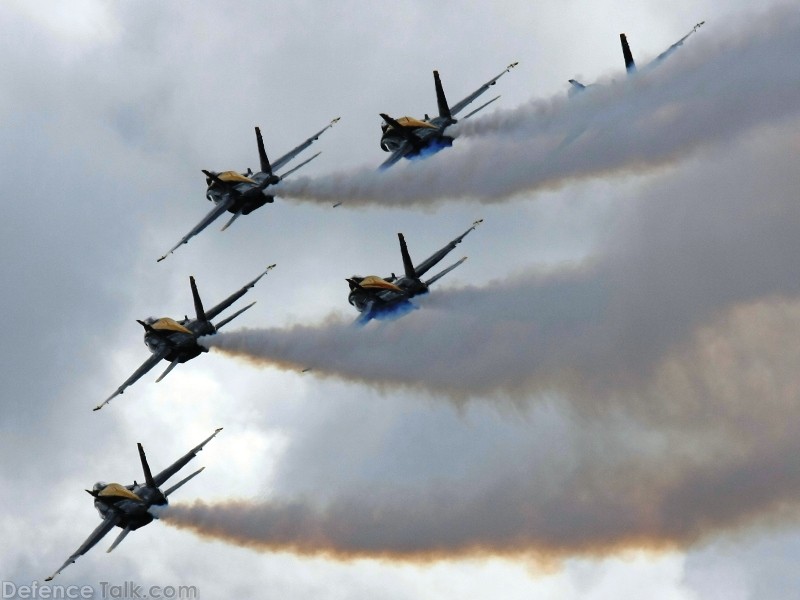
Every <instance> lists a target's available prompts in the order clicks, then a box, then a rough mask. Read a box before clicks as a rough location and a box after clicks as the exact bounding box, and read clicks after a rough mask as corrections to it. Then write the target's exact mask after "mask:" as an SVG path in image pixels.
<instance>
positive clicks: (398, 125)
mask: <svg viewBox="0 0 800 600" xmlns="http://www.w3.org/2000/svg"><path fill="white" fill-rule="evenodd" d="M702 25H703V22H700V23H698V24H697V25H695V27H694V28H693V29H692V30H691V31H690V32H689V33H687V34H686V35H685V36H683V37H682V38H681V39H679V40H678V41H677V42H675V43H674V44H672V46H670V47H669V48H667V50H665V51H664V52H662V53H661V54H659V55H658V56H657V57H656V58H655V59H654V60H653V61H652V62H651V63H649V64H648V65H646V66H645V67H644V68H643V69H642V70H644V69H649V68H652V67H653V66H654V65H656V64H658V63H659V62H661V61H663V60H664V59H665V58H666V57H667V56H669V55H671V54H672V53H673V52H674V51H675V50H676V49H677V48H679V47H680V46H681V45H682V44H683V43H684V42H685V41H686V39H687V38H688V37H689V36H690V35H692V34H693V33H694V32H695V31H697V29H698V28H699V27H700V26H702ZM620 41H621V43H622V52H623V57H624V60H625V68H626V70H627V71H628V73H634V72H635V71H636V63H635V62H634V59H633V54H632V52H631V49H630V46H629V45H628V41H627V38H626V36H625V34H620ZM516 65H517V63H516V62H514V63H512V64H510V65H508V66H507V67H506V68H505V69H504V70H503V71H502V72H501V73H500V74H499V75H497V76H495V77H493V78H492V79H490V80H489V81H487V82H486V83H484V84H483V85H482V86H480V87H479V88H478V89H477V90H475V91H474V92H472V93H471V94H469V95H468V96H466V97H465V98H464V99H463V100H461V101H460V102H458V103H456V104H454V105H453V106H450V105H449V104H448V102H447V99H446V97H445V94H444V88H443V87H442V82H441V79H440V77H439V73H438V71H434V72H433V80H434V87H435V90H436V101H437V105H438V115H437V116H435V117H433V118H430V117H429V116H428V115H425V116H424V117H423V118H422V119H415V118H413V117H400V118H397V119H395V118H392V117H390V116H388V115H387V114H384V113H381V117H382V119H383V121H384V122H383V125H382V127H381V130H382V135H381V140H380V146H381V149H382V150H384V151H385V152H388V153H390V155H389V158H387V159H386V160H385V161H384V162H383V163H382V164H381V165H380V167H379V169H380V170H384V169H387V168H389V167H391V166H392V165H394V164H396V163H397V162H398V161H400V159H402V158H408V159H415V158H426V157H428V156H430V155H432V154H435V153H436V152H438V151H439V150H441V149H442V148H446V147H449V146H451V145H452V144H453V138H452V137H451V136H449V135H448V134H447V128H448V127H449V126H450V125H453V124H454V123H456V122H457V121H456V118H455V117H456V115H458V114H460V113H461V112H462V111H463V110H464V109H465V108H466V107H467V106H468V105H469V104H471V103H472V102H473V101H475V100H476V99H477V98H478V97H480V96H481V95H482V94H484V93H485V92H486V91H487V90H488V89H489V88H490V87H491V86H493V85H495V84H496V82H497V80H498V79H500V77H502V76H503V75H504V74H506V73H508V72H509V71H510V70H511V69H512V68H514V67H515V66H516ZM569 83H570V84H571V85H572V88H571V90H570V93H575V92H580V91H582V90H585V89H586V88H587V87H590V86H587V85H584V84H582V83H580V82H578V81H576V80H574V79H570V80H569ZM498 98H499V96H496V97H494V98H492V99H491V100H489V101H488V102H485V103H484V104H482V105H481V106H479V107H478V108H476V109H475V110H473V111H472V112H470V113H468V114H467V115H465V116H464V117H462V118H464V119H466V118H469V117H470V116H472V115H474V114H475V113H477V112H478V111H480V110H483V109H484V108H486V107H487V106H489V105H490V104H492V103H493V102H495V101H496V100H497V99H498ZM338 121H339V119H338V118H336V119H333V120H332V121H331V122H330V123H329V124H328V125H326V126H325V127H323V128H322V129H320V130H319V131H317V132H316V133H314V134H313V135H312V136H311V137H309V138H308V139H306V140H305V141H304V142H302V143H301V144H300V145H298V146H297V147H295V148H294V149H292V150H291V151H289V152H288V153H286V154H285V155H283V156H281V157H280V158H279V159H277V160H276V161H274V162H270V160H269V159H268V157H267V153H266V150H265V148H264V141H263V138H262V135H261V130H260V129H259V128H258V127H256V128H255V134H256V144H257V147H258V155H259V160H260V166H259V171H257V172H253V171H251V170H250V169H247V170H246V171H245V172H238V171H221V172H215V171H206V170H204V171H203V173H204V174H205V176H206V184H207V186H208V188H207V191H206V198H207V199H208V200H209V201H211V202H212V203H213V205H214V206H213V208H212V209H211V211H210V212H209V213H208V214H207V215H206V216H205V217H204V218H203V219H202V220H201V221H200V222H199V223H198V224H197V225H195V227H194V228H192V229H191V230H190V231H189V232H188V233H187V234H186V235H184V236H183V237H182V238H181V239H180V241H179V242H178V243H177V244H175V246H173V247H172V248H170V250H169V251H168V252H167V253H165V254H164V255H163V256H161V257H160V258H159V259H158V261H159V262H160V261H162V260H164V259H165V258H166V257H167V256H169V255H170V254H172V253H173V252H175V250H177V249H178V248H179V247H180V246H182V245H183V244H186V243H187V242H188V241H189V240H190V239H191V238H192V237H194V236H196V235H197V234H198V233H200V232H201V231H203V230H204V229H205V228H207V227H208V226H209V225H210V224H211V223H212V222H214V221H215V220H216V219H218V218H219V217H221V216H222V215H223V214H224V213H226V212H229V213H231V217H230V219H229V220H228V221H227V223H226V224H225V225H224V226H223V227H222V229H223V230H225V229H227V228H228V227H229V226H230V225H231V223H233V222H234V221H235V220H236V219H237V218H239V217H240V216H241V215H247V214H250V213H251V212H253V211H254V210H256V209H258V208H260V207H261V206H264V205H265V204H268V203H271V202H273V201H274V199H275V193H274V191H272V190H270V189H269V188H270V186H274V185H275V184H277V183H279V182H280V181H281V180H283V179H285V178H286V177H287V176H289V175H290V174H292V173H294V172H295V171H297V170H298V169H299V168H301V167H303V166H304V165H306V164H308V163H309V162H311V161H312V160H314V159H315V158H316V157H317V156H319V153H317V154H314V155H312V156H311V157H309V158H307V159H306V160H304V161H303V162H301V163H300V164H298V165H297V166H295V167H293V168H291V169H289V170H287V171H285V172H284V173H283V174H281V175H278V174H277V173H276V172H277V171H278V170H280V169H282V168H283V167H285V166H286V165H288V163H289V162H290V161H292V160H293V159H295V158H296V157H297V156H298V155H299V154H300V153H301V152H303V151H304V150H306V149H307V148H308V147H309V146H311V145H312V144H313V143H314V142H315V141H316V140H317V139H318V138H319V136H320V135H322V134H323V133H324V132H325V131H327V130H328V129H330V128H331V127H333V125H335V124H336V123H337V122H338ZM337 205H338V204H337ZM335 206H336V205H335ZM481 222H482V219H481V220H477V221H475V222H473V223H472V226H471V227H470V228H469V229H467V230H466V231H465V232H464V233H462V234H461V235H459V236H458V237H456V238H455V239H453V240H452V241H450V242H449V243H448V244H447V245H445V246H444V247H443V248H441V249H440V250H438V251H437V252H435V253H434V254H433V255H431V256H430V257H428V258H427V259H425V260H424V261H422V262H420V263H418V264H417V265H414V263H413V262H412V260H411V256H410V254H409V252H408V247H407V246H406V241H405V237H404V236H403V234H402V233H399V234H398V238H399V241H400V254H401V257H402V261H403V274H402V275H400V276H397V275H395V274H394V273H392V274H391V275H390V276H388V277H378V276H375V275H370V276H366V277H361V276H357V275H353V276H352V277H350V278H348V279H347V282H348V284H349V287H350V293H349V295H348V301H349V303H350V304H351V305H352V306H354V307H355V308H356V310H357V311H358V312H359V313H360V314H359V316H358V318H357V319H356V320H355V322H354V324H355V325H365V324H366V323H367V322H369V321H370V320H372V319H383V318H391V317H396V316H399V315H402V314H405V313H406V312H408V311H409V310H410V309H411V308H413V305H412V303H411V302H410V301H411V299H412V298H415V297H416V296H419V295H422V294H426V293H428V291H429V289H430V286H431V285H432V284H433V283H434V282H436V281H438V280H439V279H441V278H442V277H443V276H445V275H447V274H448V273H450V272H451V271H452V270H453V269H455V268H456V267H458V266H459V265H461V264H463V262H464V261H465V260H466V257H464V258H461V259H460V260H458V261H456V262H455V263H453V264H452V265H450V266H448V267H447V268H445V269H444V270H442V271H440V272H439V273H437V274H436V275H433V276H432V277H430V278H429V279H427V280H423V279H422V277H423V276H424V275H425V274H426V273H427V272H428V271H430V270H431V269H432V268H433V267H435V266H436V265H437V264H438V263H440V262H441V261H442V260H444V258H445V257H446V256H447V255H448V254H449V253H450V252H452V251H453V250H454V249H455V247H456V246H457V245H458V244H460V243H461V241H462V240H463V239H464V238H465V237H466V236H467V235H468V234H469V233H470V232H471V231H472V230H474V229H475V228H476V227H477V226H478V225H479V224H480V223H481ZM274 266H275V265H270V266H269V267H267V269H266V270H265V271H263V272H262V273H261V274H259V275H258V276H257V277H256V278H255V279H253V280H252V281H250V282H249V283H247V284H245V285H244V286H243V287H241V288H240V289H239V290H237V291H236V292H234V293H233V294H231V295H230V296H228V297H227V298H225V299H224V300H222V301H221V302H220V303H219V304H217V305H216V306H214V307H213V308H211V309H209V310H205V309H204V307H203V303H202V301H201V299H200V294H199V293H198V290H197V285H196V284H195V280H194V277H190V278H189V283H190V287H191V290H192V298H193V300H194V309H195V317H194V318H191V319H190V318H189V317H188V316H186V317H185V318H183V319H180V320H176V319H172V318H169V317H162V318H154V317H151V318H148V319H145V320H139V321H138V323H139V324H140V325H141V326H142V327H143V328H144V330H145V333H144V342H145V344H146V345H147V347H148V349H149V350H150V353H151V356H150V357H149V358H148V359H147V360H146V361H145V362H144V363H143V364H142V365H141V366H140V367H139V368H138V369H137V370H136V371H134V373H133V375H131V376H130V377H129V378H128V379H126V380H125V382H124V383H123V384H122V385H120V386H119V387H118V388H117V389H116V391H115V392H114V393H113V394H111V395H110V396H109V397H108V398H106V399H105V400H104V401H103V402H102V403H100V404H99V405H98V406H96V407H95V408H94V410H99V409H101V408H102V407H103V406H105V405H106V404H108V403H109V402H110V401H111V400H113V399H114V398H115V397H117V396H119V395H120V394H122V393H123V392H124V391H125V389H126V388H127V387H128V386H130V385H132V384H133V383H134V382H136V381H137V380H138V379H140V378H141V377H142V376H143V375H145V374H146V373H147V372H149V371H150V370H151V369H153V368H154V367H155V366H156V365H157V364H158V363H159V362H160V361H162V360H164V361H166V362H167V363H168V366H167V368H166V369H165V370H164V372H163V373H162V374H161V375H160V376H159V377H158V379H157V380H156V381H160V380H161V379H163V378H164V377H165V376H166V375H167V374H168V373H169V372H170V371H171V370H172V369H173V368H175V366H176V365H178V364H180V363H184V362H187V361H189V360H191V359H193V358H195V357H197V356H199V355H200V354H202V353H204V352H207V351H208V349H207V348H206V347H205V346H203V345H201V344H200V343H199V338H200V337H201V336H207V335H213V334H215V333H216V332H217V331H219V330H220V329H221V328H222V327H223V326H225V325H226V324H228V323H230V322H231V321H232V320H233V319H235V318H236V317H238V316H240V315H241V314H242V313H244V312H245V311H247V310H248V309H250V308H251V307H252V306H253V305H254V304H255V302H253V303H251V304H248V305H247V306H245V307H243V308H241V309H239V310H237V311H236V312H234V313H233V314H232V315H230V316H228V317H226V318H224V319H222V320H221V321H218V322H216V323H213V322H212V319H215V318H216V317H217V316H219V315H220V313H222V311H224V310H226V309H227V308H229V307H230V306H231V305H232V304H233V303H234V302H236V301H237V300H238V299H239V298H241V297H242V296H244V295H245V294H246V293H247V292H248V291H249V290H250V289H251V288H253V287H254V286H255V285H256V283H258V281H259V280H260V279H261V278H262V277H264V275H266V274H267V273H268V272H269V271H270V270H271V269H272V268H273V267H274ZM310 370H311V369H310V368H305V369H303V370H302V372H303V373H305V372H308V371H310ZM220 431H221V428H219V429H217V430H216V431H214V433H213V434H211V435H210V436H209V437H208V438H206V439H205V440H204V441H202V442H201V443H200V444H199V445H197V446H196V447H194V448H193V449H192V450H190V451H189V452H188V453H186V454H185V455H184V456H182V457H181V458H179V459H178V460H177V461H175V462H174V463H173V464H172V465H170V466H169V467H167V468H166V469H164V470H163V471H161V472H160V473H158V474H157V475H155V476H153V475H152V473H151V472H150V467H149V465H148V463H147V459H146V457H145V453H144V449H143V448H142V445H141V444H138V448H139V457H140V460H141V463H142V470H143V472H144V482H143V483H137V482H136V481H134V482H133V483H132V484H130V485H121V484H118V483H103V482H98V483H96V484H95V485H94V487H93V488H92V490H91V491H90V490H86V491H87V492H88V493H89V494H90V495H91V496H92V497H93V498H94V505H95V508H97V510H98V512H99V513H100V518H101V519H102V522H101V523H100V525H99V526H98V527H97V528H96V529H95V530H94V531H93V532H92V533H91V534H90V535H89V537H88V538H87V539H86V540H85V541H84V542H83V544H81V546H80V547H79V548H78V549H77V550H76V551H75V552H74V553H73V554H72V555H71V556H70V557H69V558H68V559H67V560H66V562H65V563H64V564H63V565H61V567H60V568H59V569H58V570H57V571H55V572H54V573H53V574H52V575H50V577H48V578H47V581H50V580H51V579H53V577H55V576H56V575H58V574H59V573H60V572H61V571H62V570H63V569H64V568H66V567H67V566H68V565H69V564H71V563H73V562H75V560H76V559H77V558H78V557H79V556H82V555H83V554H85V553H86V552H87V551H88V550H90V549H91V548H92V547H94V546H95V545H96V544H97V543H98V542H99V541H100V540H101V539H102V538H103V537H104V536H105V535H106V534H108V533H109V532H110V531H111V530H112V529H113V528H114V527H119V528H120V529H122V531H121V532H120V534H119V536H118V537H117V539H116V540H115V541H114V543H113V544H112V545H111V547H110V548H109V550H108V551H109V552H110V551H111V550H113V549H114V548H116V547H117V545H118V544H119V543H120V542H121V541H122V540H123V539H124V538H125V536H126V535H127V534H128V533H129V532H131V531H133V530H135V529H138V528H140V527H143V526H144V525H147V524H148V523H150V522H151V521H153V519H155V518H158V514H159V510H161V509H163V508H164V507H166V506H167V505H168V497H169V496H170V494H172V492H174V491H176V490H177V489H178V488H180V487H181V486H183V485H185V484H186V483H187V482H188V481H190V480H191V479H192V478H194V477H195V476H196V475H198V474H199V473H200V472H201V471H202V470H203V469H202V468H201V469H198V470H197V471H195V472H193V473H191V474H190V475H188V476H187V477H184V478H183V479H182V480H180V481H179V482H178V483H176V484H174V485H172V486H171V487H169V488H167V489H166V490H163V491H162V489H161V487H162V486H163V485H164V484H165V483H166V482H167V480H169V479H170V478H171V477H172V476H173V475H175V474H176V473H177V472H178V471H179V470H180V469H182V468H183V467H184V466H185V465H186V464H187V463H188V462H189V461H191V460H192V459H193V458H194V457H195V456H196V454H197V453H198V452H200V450H202V449H203V447H204V446H205V445H206V444H207V443H208V442H210V441H211V440H212V439H213V438H214V437H215V436H216V435H217V434H218V433H219V432H220Z"/></svg>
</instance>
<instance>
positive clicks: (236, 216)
mask: <svg viewBox="0 0 800 600" xmlns="http://www.w3.org/2000/svg"><path fill="white" fill-rule="evenodd" d="M241 216H242V213H241V212H235V213H233V216H232V217H231V218H230V220H229V221H228V222H227V223H225V225H223V226H222V229H220V231H225V230H226V229H227V228H228V227H230V226H231V225H232V224H233V222H234V221H235V220H236V219H238V218H239V217H241Z"/></svg>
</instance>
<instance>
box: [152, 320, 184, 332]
mask: <svg viewBox="0 0 800 600" xmlns="http://www.w3.org/2000/svg"><path fill="white" fill-rule="evenodd" d="M150 327H152V328H153V329H157V330H159V331H175V332H178V333H188V334H189V335H192V332H191V331H190V330H188V329H186V327H184V326H183V325H181V324H180V323H178V322H177V321H176V320H175V319H170V318H169V317H164V318H162V319H159V320H158V321H156V322H155V323H153V324H152V325H151V326H150Z"/></svg>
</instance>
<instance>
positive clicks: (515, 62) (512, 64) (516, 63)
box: [508, 60, 519, 69]
mask: <svg viewBox="0 0 800 600" xmlns="http://www.w3.org/2000/svg"><path fill="white" fill-rule="evenodd" d="M518 64H519V61H518V60H515V61H514V62H513V63H511V64H510V65H508V68H509V69H513V68H514V67H516V66H517V65H518Z"/></svg>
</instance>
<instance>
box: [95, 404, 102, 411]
mask: <svg viewBox="0 0 800 600" xmlns="http://www.w3.org/2000/svg"><path fill="white" fill-rule="evenodd" d="M101 408H103V405H102V404H99V405H97V406H95V407H94V408H93V409H92V412H94V411H96V410H100V409H101Z"/></svg>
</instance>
